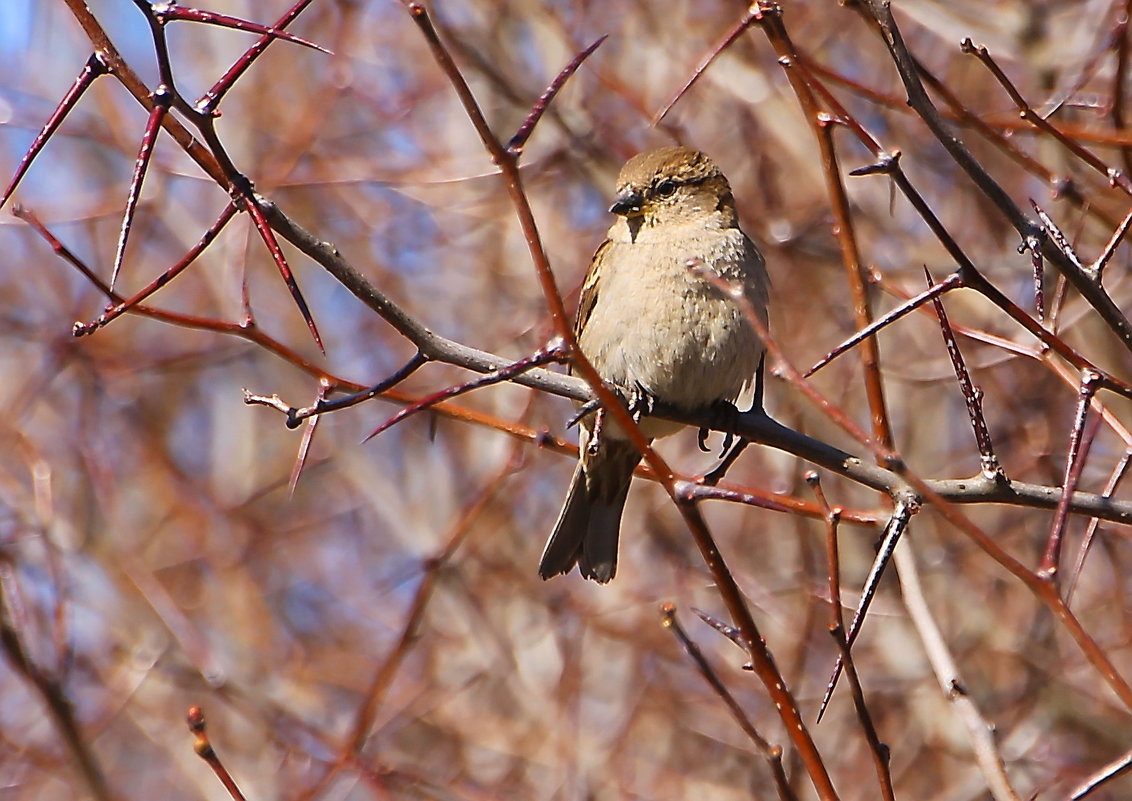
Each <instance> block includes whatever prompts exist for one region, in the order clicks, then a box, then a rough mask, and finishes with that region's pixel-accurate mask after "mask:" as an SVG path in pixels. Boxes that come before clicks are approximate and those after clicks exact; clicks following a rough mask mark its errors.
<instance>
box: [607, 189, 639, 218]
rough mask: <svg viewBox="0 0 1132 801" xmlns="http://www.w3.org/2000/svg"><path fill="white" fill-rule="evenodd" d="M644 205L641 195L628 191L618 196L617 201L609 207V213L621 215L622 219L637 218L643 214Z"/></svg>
mask: <svg viewBox="0 0 1132 801" xmlns="http://www.w3.org/2000/svg"><path fill="white" fill-rule="evenodd" d="M643 203H644V198H642V197H641V195H640V194H639V193H637V192H634V191H632V190H631V189H626V190H625V191H624V192H622V193H621V194H620V195H618V196H617V200H615V201H614V202H613V205H612V206H610V207H609V211H610V212H611V213H613V214H620V215H621V216H622V217H635V216H636V215H638V214H640V213H641V205H642V204H643Z"/></svg>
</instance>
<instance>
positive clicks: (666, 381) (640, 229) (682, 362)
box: [539, 146, 769, 584]
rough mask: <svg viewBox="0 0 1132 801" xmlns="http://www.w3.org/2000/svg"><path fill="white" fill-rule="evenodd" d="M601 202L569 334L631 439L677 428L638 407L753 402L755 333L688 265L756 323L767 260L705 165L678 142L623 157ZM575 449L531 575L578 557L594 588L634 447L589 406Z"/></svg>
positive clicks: (602, 575) (610, 570) (606, 569)
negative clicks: (730, 293) (628, 422)
mask: <svg viewBox="0 0 1132 801" xmlns="http://www.w3.org/2000/svg"><path fill="white" fill-rule="evenodd" d="M609 211H610V213H612V214H614V215H616V217H615V219H614V222H613V225H612V226H611V227H610V229H609V232H608V234H607V237H606V240H605V241H604V242H603V243H602V244H601V246H600V247H599V248H598V249H597V252H596V253H595V254H594V256H593V259H592V260H591V262H590V267H589V271H588V273H587V274H586V277H585V280H584V281H583V283H582V289H581V294H580V299H579V303H578V311H577V316H576V318H575V321H574V334H575V337H576V339H577V342H578V346H579V347H580V348H581V350H582V353H583V354H585V356H586V358H587V359H588V360H589V361H590V363H591V364H592V365H593V367H594V368H595V369H596V370H597V373H598V375H599V376H601V378H602V380H603V381H604V382H605V383H606V384H607V385H608V386H610V387H611V388H612V389H613V390H614V391H615V392H616V393H617V394H619V395H620V396H621V397H622V398H623V399H624V400H625V401H626V403H627V405H628V406H629V408H630V411H633V412H634V413H635V415H639V418H638V419H639V425H640V429H641V432H642V433H643V434H644V436H645V437H646V438H647V439H648V440H649V441H650V442H651V441H652V440H653V439H655V438H658V437H665V436H668V435H670V434H674V433H675V432H676V431H678V430H680V428H682V426H681V425H680V424H679V423H674V422H671V421H667V420H661V419H659V418H655V417H649V416H647V412H648V411H649V410H651V409H652V408H653V406H654V404H657V403H661V404H664V405H666V406H671V407H674V408H677V409H680V410H687V411H695V410H701V409H708V408H712V407H715V406H716V405H717V404H719V403H720V402H721V401H726V402H729V403H733V402H734V401H736V400H737V399H738V398H739V397H740V395H741V394H742V393H743V392H744V390H745V389H748V388H753V389H754V394H755V398H756V401H755V402H756V403H761V395H762V392H761V380H762V379H761V374H762V363H763V358H764V354H765V350H766V349H765V346H764V344H763V342H762V340H761V339H760V338H759V336H758V334H757V333H756V332H755V330H754V328H753V327H752V326H751V325H750V324H749V323H748V322H747V319H746V318H745V316H744V314H743V312H742V310H741V309H740V308H739V306H738V305H737V304H736V303H735V302H734V300H732V299H731V298H728V297H725V296H724V294H723V293H722V292H721V291H720V290H719V289H718V288H717V287H716V286H714V285H713V284H711V283H710V282H709V281H707V280H706V279H705V278H704V277H703V276H702V275H700V274H697V272H696V271H695V270H693V269H691V268H692V267H693V266H702V267H706V268H709V269H710V270H711V271H713V272H715V273H716V274H717V275H719V276H720V277H721V278H722V279H723V280H725V281H728V282H731V283H735V284H737V285H741V286H742V288H743V293H744V295H745V297H746V298H747V300H748V301H749V302H750V305H751V307H752V308H753V309H754V310H755V312H756V314H757V315H758V316H759V318H760V319H761V321H762V323H763V325H764V326H765V325H766V324H767V302H768V294H769V281H768V278H767V272H766V263H765V260H764V259H763V256H762V254H761V253H760V252H759V249H758V248H757V247H756V246H755V244H754V243H753V242H752V241H751V239H750V238H749V237H748V236H747V235H746V234H745V233H744V232H743V230H742V229H741V228H740V227H739V217H738V213H737V211H736V207H735V198H734V196H733V195H732V192H731V186H730V184H729V183H728V182H727V178H725V177H724V175H723V173H722V172H721V171H720V169H719V167H718V166H717V165H716V163H715V162H714V161H712V159H711V158H709V157H708V156H707V155H705V154H704V153H702V152H700V151H699V150H695V149H692V148H690V147H684V146H675V147H663V148H659V149H656V150H650V151H647V152H644V153H640V154H638V155H636V156H633V157H632V158H631V159H629V160H628V161H627V162H626V163H625V166H624V167H622V168H621V171H620V173H619V175H618V177H617V187H616V199H615V201H614V203H613V205H612V206H611V207H610V209H609ZM582 410H583V411H587V407H585V406H583V407H582ZM578 454H579V458H578V463H577V465H576V466H575V469H574V474H573V477H572V478H571V480H570V487H569V490H568V492H567V494H566V500H565V502H564V503H563V505H562V511H561V512H560V513H559V515H558V519H557V521H556V522H555V524H554V529H553V531H552V532H551V534H550V537H549V539H548V540H547V543H546V547H545V549H544V550H543V553H542V557H541V559H540V561H539V575H540V576H541V577H542V578H543V579H548V578H551V577H553V576H557V575H559V574H564V573H569V572H570V571H571V570H572V569H573V567H574V565H577V566H578V569H579V572H580V573H581V574H582V576H583V577H584V578H587V579H591V580H593V581H596V582H598V583H600V584H605V583H607V582H609V581H610V580H611V579H612V578H613V577H614V575H615V574H616V572H617V547H618V539H619V537H620V529H621V515H622V511H623V509H624V506H625V499H626V497H627V495H628V492H629V484H630V482H631V480H632V477H633V471H634V470H635V469H636V467H637V464H638V463H639V462H640V460H641V454H640V453H639V452H638V451H637V449H636V448H635V447H634V446H633V445H632V443H631V442H630V441H629V440H628V439H627V437H626V435H625V433H624V431H623V430H622V429H620V428H619V427H618V426H617V425H616V423H614V422H612V421H609V422H605V421H604V416H603V413H602V412H601V410H594V411H587V413H586V414H585V416H584V417H582V419H581V420H580V427H579V444H578Z"/></svg>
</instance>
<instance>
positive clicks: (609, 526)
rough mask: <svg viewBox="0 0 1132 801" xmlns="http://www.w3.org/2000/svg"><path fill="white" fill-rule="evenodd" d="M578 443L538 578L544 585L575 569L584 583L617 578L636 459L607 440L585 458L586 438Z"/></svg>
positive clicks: (628, 447) (625, 445) (630, 451)
mask: <svg viewBox="0 0 1132 801" xmlns="http://www.w3.org/2000/svg"><path fill="white" fill-rule="evenodd" d="M582 439H583V441H582V447H581V453H582V455H581V458H580V459H579V460H578V466H577V467H575V468H574V477H573V478H572V479H571V480H570V490H569V492H568V493H567V494H566V501H565V503H563V504H562V511H561V512H560V513H559V514H558V521H557V522H556V523H555V524H554V531H553V532H552V533H551V535H550V539H549V540H547V543H546V548H545V549H544V550H543V552H542V559H541V560H540V561H539V569H538V572H539V575H540V576H542V577H543V578H544V579H547V578H550V577H551V576H557V575H558V574H559V573H568V572H570V569H571V568H572V567H573V566H574V565H575V564H577V565H578V569H579V570H580V571H581V573H582V575H583V576H584V577H585V578H588V579H593V580H594V581H596V582H599V583H601V584H604V583H605V582H607V581H609V580H610V579H611V578H613V576H614V574H616V573H617V539H618V535H619V533H620V530H621V512H622V510H623V509H624V508H625V498H626V496H628V494H629V483H630V481H631V480H632V478H633V470H634V469H636V467H637V463H638V462H640V461H641V455H640V454H639V453H638V452H637V449H636V448H634V447H633V446H632V445H631V444H629V443H628V442H626V441H624V440H618V439H612V438H606V439H605V440H604V441H603V442H602V443H601V447H599V448H598V450H597V452H596V453H589V452H588V451H587V449H586V446H587V442H586V440H587V439H588V437H583V438H582Z"/></svg>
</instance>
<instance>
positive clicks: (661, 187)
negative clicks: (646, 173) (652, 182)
mask: <svg viewBox="0 0 1132 801" xmlns="http://www.w3.org/2000/svg"><path fill="white" fill-rule="evenodd" d="M675 191H676V183H675V182H674V181H667V180H665V181H661V182H660V183H659V184H657V185H656V193H657V194H658V195H660V196H661V197H672V194H673V193H674V192H675Z"/></svg>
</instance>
